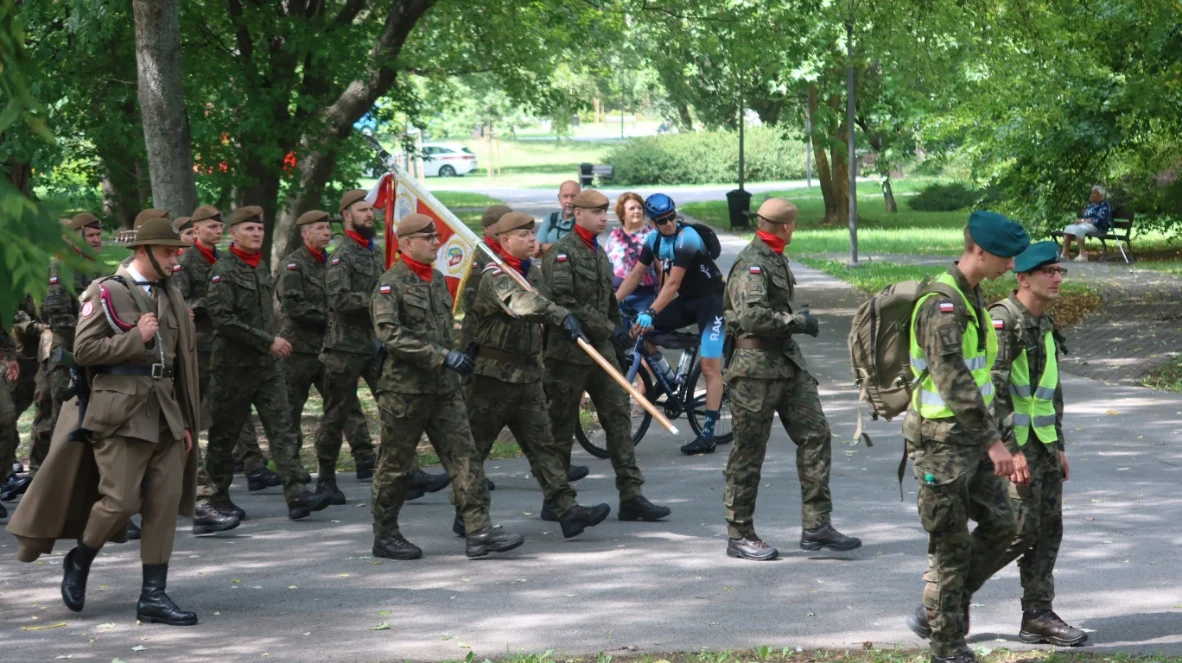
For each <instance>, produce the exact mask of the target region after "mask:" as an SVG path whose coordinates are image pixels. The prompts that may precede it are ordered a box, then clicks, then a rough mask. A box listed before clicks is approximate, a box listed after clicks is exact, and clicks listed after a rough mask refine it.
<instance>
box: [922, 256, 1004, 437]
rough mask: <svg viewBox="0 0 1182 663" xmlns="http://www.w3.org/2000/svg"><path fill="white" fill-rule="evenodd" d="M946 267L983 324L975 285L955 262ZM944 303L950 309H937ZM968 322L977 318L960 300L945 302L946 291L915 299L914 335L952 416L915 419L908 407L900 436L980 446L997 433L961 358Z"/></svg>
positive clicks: (986, 317) (982, 309)
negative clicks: (947, 417) (949, 310)
mask: <svg viewBox="0 0 1182 663" xmlns="http://www.w3.org/2000/svg"><path fill="white" fill-rule="evenodd" d="M948 273H949V274H951V275H952V278H953V280H955V281H956V287H957V288H959V289H960V291H961V292H963V293H964V294H965V296H966V297H967V298H968V300H969V302H971V303H972V305H973V307H974V308H976V310H977V311H978V314H977V315H978V316H979V317H980V319H981V320H984V321H985V323H986V324H989V315H988V313H987V312H986V310H985V296H984V295H983V294H982V292H981V287H980V286H970V285H969V282H968V281H966V280H965V277H964V274H962V273H961V272H960V269H958V268H957V267H953V268H952V269H950V270H948ZM957 299H960V298H957ZM949 303H951V304H952V311H951V312H945V311H942V310H941V304H944V305H947V304H949ZM944 308H948V307H947V306H944ZM974 324H977V323H976V321H975V319H974V317H973V312H972V311H970V310H969V309H968V308H967V307H966V306H965V303H964V300H960V301H951V302H950V300H949V299H948V298H947V297H944V296H942V295H936V296H934V297H928V298H927V299H925V300H924V302H923V304H921V305H920V307H919V311H918V312H917V313H916V315H915V338H916V341H917V342H918V343H919V347H920V349H921V350H922V351H923V356H924V359H925V360H927V363H928V374H929V375H930V376H931V378H932V381H933V382H935V384H936V388H937V389H938V390H939V392H940V397H941V398H943V399H944V403H945V404H946V405H947V406H948V408H949V409H951V410H952V412H953V417H952V418H950V419H922V421H921V417H920V416H919V412H917V411H916V410H915V408H914V407H910V408H908V409H907V416H906V418H904V419H903V438H904V439H906V440H908V441H910V442H918V441H919V439H920V437H924V438H928V439H932V440H936V441H938V442H948V443H949V444H959V445H971V446H979V447H981V449H982V450H984V449H987V448H989V446H990V445H991V444H993V443H994V442H996V441H998V440H1000V439H1001V433H1000V432H998V429H997V424H996V422H995V420H994V416H993V412H992V408H989V407H986V405H985V400H984V399H983V398H982V396H981V390H980V389H979V388H978V387H977V382H976V380H974V379H973V374H972V372H970V371H969V368H968V366H966V365H965V362H964V354H963V348H962V347H961V341H962V338H963V336H964V330H965V329H967V328H968V326H969V325H974ZM983 331H984V330H983Z"/></svg>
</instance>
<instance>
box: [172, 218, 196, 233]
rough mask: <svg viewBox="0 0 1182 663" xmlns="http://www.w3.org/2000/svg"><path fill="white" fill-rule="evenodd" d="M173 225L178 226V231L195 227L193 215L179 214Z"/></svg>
mask: <svg viewBox="0 0 1182 663" xmlns="http://www.w3.org/2000/svg"><path fill="white" fill-rule="evenodd" d="M172 227H173V228H176V229H177V232H180V231H182V230H187V229H189V228H192V227H193V217H191V216H178V217H177V218H175V219H173V220H172Z"/></svg>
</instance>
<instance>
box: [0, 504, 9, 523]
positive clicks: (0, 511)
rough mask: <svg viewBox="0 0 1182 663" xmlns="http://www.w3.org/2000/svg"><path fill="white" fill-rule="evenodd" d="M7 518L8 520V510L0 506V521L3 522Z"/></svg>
mask: <svg viewBox="0 0 1182 663" xmlns="http://www.w3.org/2000/svg"><path fill="white" fill-rule="evenodd" d="M7 518H8V509H5V508H4V505H3V504H0V520H5V519H7Z"/></svg>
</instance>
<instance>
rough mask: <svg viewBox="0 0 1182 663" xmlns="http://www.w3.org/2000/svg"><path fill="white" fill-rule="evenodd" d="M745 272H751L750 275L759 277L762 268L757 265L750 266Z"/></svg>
mask: <svg viewBox="0 0 1182 663" xmlns="http://www.w3.org/2000/svg"><path fill="white" fill-rule="evenodd" d="M747 271H749V272H751V273H752V274H755V275H756V276H759V275H760V274H762V273H763V268H762V267H760V266H759V265H751V268H750V269H749V270H747Z"/></svg>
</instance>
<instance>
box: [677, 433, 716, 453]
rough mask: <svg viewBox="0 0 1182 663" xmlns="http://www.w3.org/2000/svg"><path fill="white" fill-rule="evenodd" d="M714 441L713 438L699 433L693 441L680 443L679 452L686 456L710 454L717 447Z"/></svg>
mask: <svg viewBox="0 0 1182 663" xmlns="http://www.w3.org/2000/svg"><path fill="white" fill-rule="evenodd" d="M717 446H718V445H716V444H715V443H714V438H709V439H707V438H704V437H702V436H701V435H699V436H697V437H695V438H694V441H693V442H690V443H689V444H683V445H681V453H683V454H685V455H687V456H701V455H702V454H712V453H714V449H715V448H716V447H717Z"/></svg>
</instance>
